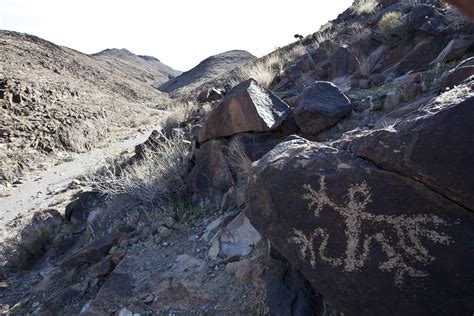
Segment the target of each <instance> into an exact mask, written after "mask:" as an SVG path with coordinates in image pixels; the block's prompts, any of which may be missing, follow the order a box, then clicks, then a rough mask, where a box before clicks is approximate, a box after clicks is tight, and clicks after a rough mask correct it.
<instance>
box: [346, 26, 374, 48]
mask: <svg viewBox="0 0 474 316" xmlns="http://www.w3.org/2000/svg"><path fill="white" fill-rule="evenodd" d="M349 29H350V31H351V34H352V42H353V43H354V42H357V41H360V40H362V39H364V38H367V37H369V36H370V34H372V31H371V30H370V29H369V28H368V27H366V26H364V25H362V24H361V23H359V22H355V23H352V24H351V25H350V26H349Z"/></svg>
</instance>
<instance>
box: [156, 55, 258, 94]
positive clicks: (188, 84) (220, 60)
mask: <svg viewBox="0 0 474 316" xmlns="http://www.w3.org/2000/svg"><path fill="white" fill-rule="evenodd" d="M254 59H255V56H253V55H252V54H250V53H249V52H246V51H242V50H232V51H228V52H224V53H221V54H217V55H214V56H211V57H208V58H206V59H205V60H203V61H201V62H200V63H199V64H198V65H197V66H196V67H194V68H192V69H190V70H188V71H186V72H184V73H182V74H181V75H179V76H177V77H176V78H173V79H171V80H169V81H167V82H165V83H164V84H162V85H161V86H160V87H159V89H160V90H161V91H163V92H176V90H179V89H185V90H186V91H192V90H193V89H194V88H196V87H198V86H200V85H202V84H203V83H205V82H207V81H211V80H213V79H215V78H218V77H220V76H222V75H224V74H226V73H228V72H230V71H232V70H233V69H235V68H237V67H239V66H242V65H244V64H246V63H248V62H250V61H252V60H254ZM180 94H184V93H180Z"/></svg>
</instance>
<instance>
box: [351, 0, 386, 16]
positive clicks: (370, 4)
mask: <svg viewBox="0 0 474 316" xmlns="http://www.w3.org/2000/svg"><path fill="white" fill-rule="evenodd" d="M378 5H379V3H378V1H377V0H356V1H354V3H353V4H352V10H353V11H354V13H355V14H357V15H363V14H372V13H374V12H375V11H376V10H377V6H378Z"/></svg>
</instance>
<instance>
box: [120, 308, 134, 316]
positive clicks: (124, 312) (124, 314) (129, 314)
mask: <svg viewBox="0 0 474 316" xmlns="http://www.w3.org/2000/svg"><path fill="white" fill-rule="evenodd" d="M133 315H134V314H133V313H132V312H131V311H129V310H128V309H127V308H126V307H124V308H122V309H121V310H120V312H119V313H118V316H133Z"/></svg>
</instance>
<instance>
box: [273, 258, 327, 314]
mask: <svg viewBox="0 0 474 316" xmlns="http://www.w3.org/2000/svg"><path fill="white" fill-rule="evenodd" d="M271 256H272V258H271V259H269V262H268V263H267V269H268V270H267V273H266V274H265V276H266V280H265V281H266V290H267V293H266V294H267V295H266V297H267V305H268V308H269V312H270V315H280V316H292V315H321V316H322V315H328V314H325V313H324V311H325V309H327V307H328V306H327V305H325V304H324V301H323V298H322V297H321V296H320V295H319V294H318V293H316V292H315V291H314V290H313V289H312V288H311V284H309V282H308V281H306V280H305V279H304V277H303V276H302V275H301V273H299V272H298V271H297V270H295V269H294V268H292V267H291V265H290V264H289V263H288V261H287V260H286V259H285V258H284V257H282V256H281V255H280V254H278V253H276V254H275V251H274V250H272V254H271Z"/></svg>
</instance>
